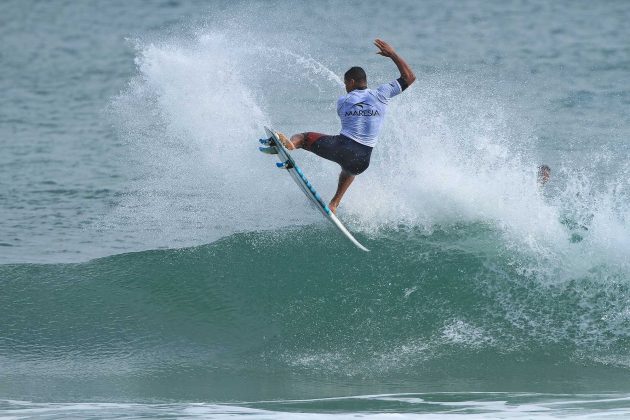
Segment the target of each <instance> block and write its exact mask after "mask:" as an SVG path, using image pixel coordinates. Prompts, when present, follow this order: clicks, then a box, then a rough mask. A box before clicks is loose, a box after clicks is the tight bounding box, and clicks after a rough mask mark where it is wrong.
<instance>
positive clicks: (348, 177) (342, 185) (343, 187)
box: [328, 169, 354, 213]
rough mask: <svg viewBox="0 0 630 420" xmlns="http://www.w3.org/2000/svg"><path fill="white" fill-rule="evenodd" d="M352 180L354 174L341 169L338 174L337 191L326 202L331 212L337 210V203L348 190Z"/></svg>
mask: <svg viewBox="0 0 630 420" xmlns="http://www.w3.org/2000/svg"><path fill="white" fill-rule="evenodd" d="M352 181H354V175H352V174H351V173H350V172H348V171H346V170H345V169H342V170H341V173H340V174H339V184H338V185H337V192H336V193H335V195H334V197H333V198H332V200H330V203H329V204H328V208H329V209H330V210H331V211H332V212H333V213H336V212H337V207H339V203H340V202H341V199H342V198H343V195H344V194H345V193H346V191H347V190H348V187H350V184H352Z"/></svg>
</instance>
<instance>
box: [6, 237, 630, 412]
mask: <svg viewBox="0 0 630 420" xmlns="http://www.w3.org/2000/svg"><path fill="white" fill-rule="evenodd" d="M369 244H370V246H371V247H372V248H373V249H374V250H375V252H372V253H369V254H365V253H362V252H359V251H356V250H355V249H354V248H352V247H351V246H349V245H348V244H347V243H346V242H345V241H344V239H343V238H340V237H336V236H334V232H332V231H331V230H319V229H317V228H306V229H300V230H299V231H296V230H292V231H284V232H282V233H278V232H275V233H250V234H242V235H234V236H231V237H229V238H226V239H224V240H221V241H219V242H217V243H214V244H211V245H206V246H201V247H196V248H188V249H181V250H156V251H147V252H141V253H132V254H123V255H118V256H113V257H107V258H103V259H98V260H93V261H90V262H87V263H83V264H66V265H63V264H58V265H4V266H0V278H2V279H3V280H2V284H3V293H2V294H1V295H0V319H2V320H3V327H2V329H1V330H0V350H1V353H0V354H1V355H0V360H2V363H1V364H0V374H1V375H2V377H3V378H6V381H3V382H2V384H0V392H2V393H3V394H4V395H8V396H11V395H16V396H17V395H22V396H23V395H36V396H37V397H38V398H46V397H50V398H56V399H59V398H61V399H64V398H70V399H72V397H81V396H83V397H84V398H85V397H86V396H94V395H103V396H105V397H111V398H120V397H126V398H139V397H147V398H148V397H156V396H157V397H160V396H162V397H165V398H187V399H195V398H200V399H206V400H207V399H211V400H212V399H215V400H225V399H228V400H233V399H240V400H247V399H251V400H261V399H266V398H292V397H300V398H304V397H314V398H316V397H322V396H327V395H340V394H346V395H347V394H348V393H354V394H355V395H357V394H358V393H370V392H379V391H381V390H388V391H389V392H392V391H394V392H405V391H410V390H415V391H416V392H417V390H418V389H423V390H434V391H439V390H441V389H449V390H453V389H459V390H464V391H465V390H468V391H474V390H485V391H490V390H493V389H501V390H518V391H525V390H536V391H549V392H555V391H557V390H561V389H562V390H564V391H566V389H567V387H570V389H576V390H579V389H591V390H597V389H604V388H605V389H607V390H611V389H616V390H623V389H627V388H628V385H627V381H626V380H625V379H626V377H627V374H628V367H627V364H628V356H629V355H630V352H629V343H630V341H629V334H630V333H629V331H630V329H629V328H628V320H627V317H625V316H624V313H627V305H628V303H627V302H628V299H627V296H628V286H627V275H626V274H625V273H624V272H615V271H614V270H613V269H612V268H610V267H593V268H592V269H591V270H588V271H586V272H585V273H584V274H583V275H582V276H581V277H574V278H570V276H569V277H567V276H563V275H562V273H560V272H559V270H547V271H545V273H546V274H544V275H543V274H542V273H543V271H541V270H534V269H532V268H531V267H532V265H531V261H528V259H527V258H526V257H525V256H523V255H519V254H518V253H515V252H514V251H512V250H509V249H507V248H504V247H502V246H501V245H500V244H501V240H500V239H499V238H497V237H496V234H495V232H493V231H491V230H489V229H488V228H486V227H485V226H482V225H468V226H456V227H452V228H450V229H448V230H441V231H440V230H438V231H435V232H433V233H431V234H423V233H419V232H394V231H392V232H389V233H387V232H386V233H384V234H382V235H380V236H379V239H373V240H372V241H370V242H369ZM549 273H551V274H549ZM624 311H625V312H624ZM602 387H603V388H602Z"/></svg>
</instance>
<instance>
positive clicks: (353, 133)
mask: <svg viewBox="0 0 630 420" xmlns="http://www.w3.org/2000/svg"><path fill="white" fill-rule="evenodd" d="M374 45H376V47H377V48H378V52H377V54H380V55H382V56H384V57H389V58H391V59H392V61H393V62H394V64H396V67H398V70H399V71H400V77H399V78H398V79H396V80H392V81H391V82H389V83H385V84H382V85H380V86H378V87H377V88H376V89H368V87H367V75H366V74H365V71H364V70H363V69H362V68H361V67H352V68H350V70H348V71H347V72H346V73H345V74H344V78H343V82H344V84H345V87H346V92H347V94H346V95H343V96H342V97H340V98H339V99H338V100H337V114H338V115H339V118H340V119H341V133H340V134H338V135H326V134H321V133H314V132H305V133H298V134H294V135H293V136H291V139H290V140H289V139H288V138H287V137H286V136H285V135H284V134H282V133H277V134H278V137H279V138H280V141H282V144H283V145H284V146H285V147H286V148H287V149H289V150H293V149H305V150H308V151H310V152H313V153H315V154H316V155H318V156H320V157H323V158H324V159H327V160H331V161H333V162H337V163H338V164H339V165H340V166H341V173H340V174H339V184H338V186H337V192H336V193H335V195H334V197H333V198H332V200H330V204H328V207H329V208H330V210H331V211H332V212H333V213H334V212H336V210H337V207H338V206H339V203H340V202H341V198H342V197H343V195H344V194H345V192H346V191H347V190H348V187H350V184H352V181H354V178H355V176H357V175H359V174H360V173H362V172H363V171H365V170H366V169H367V168H368V166H369V164H370V156H371V155H372V148H373V147H374V146H375V145H376V142H377V140H378V134H379V132H380V131H381V126H382V124H383V119H384V118H385V113H386V111H387V105H388V104H389V100H390V99H391V98H393V97H394V96H396V95H398V94H400V93H402V92H403V91H404V90H405V89H407V88H408V87H409V86H410V85H411V84H412V83H413V82H414V81H415V80H416V76H415V75H414V74H413V71H412V70H411V68H410V67H409V65H408V64H407V62H406V61H405V60H404V59H403V58H402V57H401V56H399V55H398V54H397V53H396V51H395V50H394V48H393V47H392V46H391V45H389V44H388V43H387V42H385V41H383V40H381V39H376V40H375V41H374Z"/></svg>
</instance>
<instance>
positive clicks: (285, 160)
mask: <svg viewBox="0 0 630 420" xmlns="http://www.w3.org/2000/svg"><path fill="white" fill-rule="evenodd" d="M265 133H266V134H267V138H266V139H260V142H261V143H263V144H265V145H267V146H269V147H273V148H275V151H276V152H277V154H276V156H277V157H278V159H279V160H280V162H276V166H277V167H278V168H281V169H284V170H286V171H287V172H288V173H289V175H290V176H291V178H292V179H293V181H295V183H296V184H297V185H298V187H300V190H301V191H302V192H303V193H304V195H305V196H306V197H307V198H308V199H309V200H310V201H311V202H312V203H313V204H314V205H315V207H316V208H317V209H318V210H319V211H320V212H321V213H322V214H323V215H324V217H325V218H326V219H328V220H330V222H331V223H332V224H333V225H334V226H335V227H336V228H337V230H339V232H341V234H342V235H343V236H345V237H346V238H348V239H349V240H350V242H352V243H353V244H354V245H355V246H356V247H357V248H359V249H360V250H362V251H366V252H367V251H369V249H367V248H366V247H364V246H363V245H361V243H360V242H359V241H357V239H356V238H355V237H354V236H352V234H351V233H350V232H349V231H348V229H346V227H345V226H344V225H343V223H341V221H340V220H339V219H338V218H337V216H335V213H333V212H332V211H331V210H330V209H329V208H328V205H327V204H326V203H325V202H324V200H323V199H322V197H321V196H320V195H319V193H318V192H317V191H316V190H315V187H314V186H313V184H311V183H310V182H309V180H308V179H307V178H306V175H304V172H303V171H302V169H300V167H299V166H298V164H297V163H295V160H294V159H293V158H292V157H291V154H290V153H289V151H288V150H287V149H286V148H285V147H284V146H283V145H282V142H280V139H279V138H278V135H277V134H276V132H275V131H273V130H272V129H270V128H268V127H265Z"/></svg>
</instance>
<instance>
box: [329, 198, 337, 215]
mask: <svg viewBox="0 0 630 420" xmlns="http://www.w3.org/2000/svg"><path fill="white" fill-rule="evenodd" d="M338 205H339V203H334V202H332V201H331V202H330V203H328V208H329V209H330V211H332V212H333V213H334V214H337V206H338Z"/></svg>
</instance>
